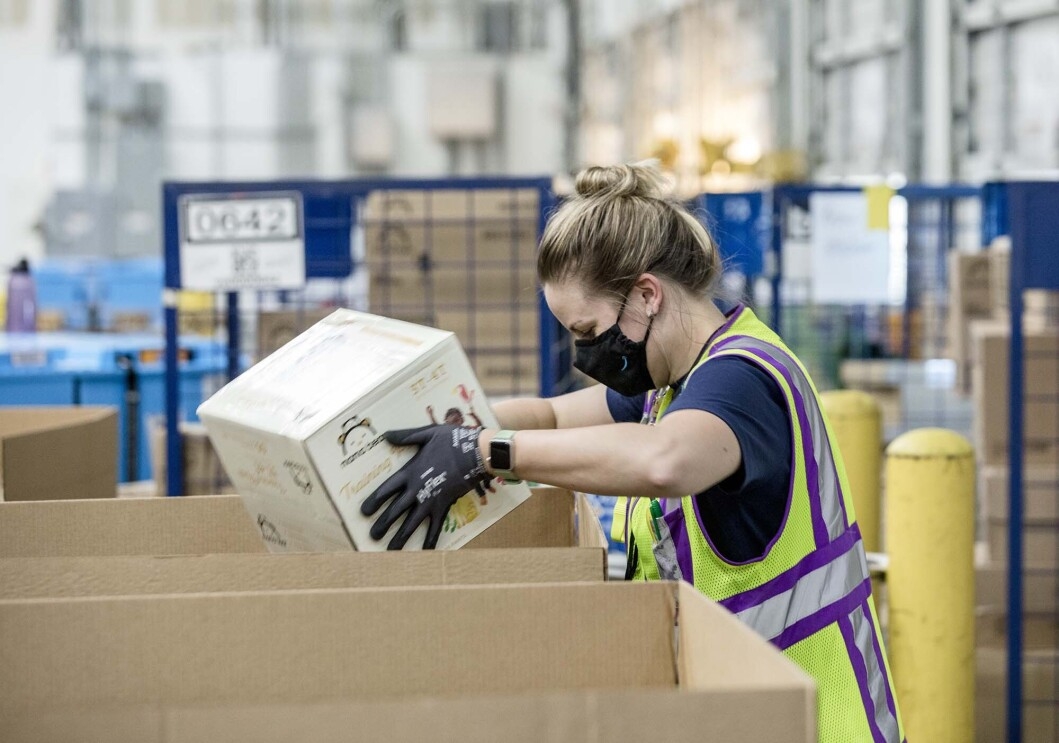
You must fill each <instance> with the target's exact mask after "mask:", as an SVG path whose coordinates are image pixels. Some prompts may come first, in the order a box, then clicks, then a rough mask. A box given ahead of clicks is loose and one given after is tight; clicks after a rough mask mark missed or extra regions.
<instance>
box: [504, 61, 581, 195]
mask: <svg viewBox="0 0 1059 743" xmlns="http://www.w3.org/2000/svg"><path fill="white" fill-rule="evenodd" d="M503 91H504V119H503V121H502V122H501V123H502V125H503V137H504V147H505V161H506V162H507V168H508V171H509V172H512V173H533V174H537V173H555V172H559V171H561V170H562V167H563V116H564V113H565V108H564V103H565V102H564V92H563V87H562V75H561V72H560V70H558V69H557V67H556V64H555V63H554V62H553V61H552V60H550V59H548V58H546V57H544V56H539V55H534V56H524V57H519V58H515V59H513V60H512V61H511V63H510V64H509V65H507V68H506V72H505V79H504V87H503Z"/></svg>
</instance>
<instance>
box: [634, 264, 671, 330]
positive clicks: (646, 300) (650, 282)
mask: <svg viewBox="0 0 1059 743" xmlns="http://www.w3.org/2000/svg"><path fill="white" fill-rule="evenodd" d="M664 292H665V287H664V286H663V284H662V281H661V279H659V278H658V277H657V276H655V275H654V274H653V273H642V274H640V277H639V278H638V279H636V283H635V284H633V289H632V294H631V301H632V302H633V303H634V304H636V305H638V306H639V307H640V308H641V310H642V312H643V314H644V316H645V317H647V318H648V319H650V318H652V317H654V316H655V315H657V314H658V313H659V311H660V310H661V309H662V299H663V293H664Z"/></svg>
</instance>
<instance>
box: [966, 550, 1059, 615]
mask: <svg viewBox="0 0 1059 743" xmlns="http://www.w3.org/2000/svg"><path fill="white" fill-rule="evenodd" d="M1007 579H1008V566H1007V561H1006V559H1005V560H1003V561H1000V560H993V561H991V562H990V563H989V564H987V565H980V566H977V567H975V606H979V607H986V608H996V609H1004V608H1005V607H1007V604H1008V594H1007V582H1008V580H1007ZM1022 600H1023V608H1024V609H1025V610H1026V611H1028V612H1045V611H1052V610H1054V609H1055V607H1056V606H1057V605H1059V573H1057V572H1056V571H1054V570H1051V569H1049V568H1040V567H1038V568H1034V567H1024V568H1023V569H1022Z"/></svg>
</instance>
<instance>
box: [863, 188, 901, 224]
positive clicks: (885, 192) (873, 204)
mask: <svg viewBox="0 0 1059 743" xmlns="http://www.w3.org/2000/svg"><path fill="white" fill-rule="evenodd" d="M893 195H894V190H893V189H892V188H890V187H889V186H887V185H885V184H879V185H875V186H865V188H864V198H866V199H867V200H868V229H869V230H888V229H890V198H891V197H892V196H893Z"/></svg>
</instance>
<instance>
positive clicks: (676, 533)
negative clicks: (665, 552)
mask: <svg viewBox="0 0 1059 743" xmlns="http://www.w3.org/2000/svg"><path fill="white" fill-rule="evenodd" d="M663 518H665V521H666V525H667V526H668V527H669V533H670V535H671V536H672V537H673V546H674V547H675V548H676V551H677V565H678V566H680V575H681V577H682V578H683V579H684V580H685V581H687V582H688V583H690V584H692V585H695V567H694V562H693V561H692V559H691V540H690V539H689V538H688V529H687V527H686V526H685V525H684V511H683V509H680V508H676V509H674V510H672V511H670V512H668V513H667V514H665V516H664V517H663Z"/></svg>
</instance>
